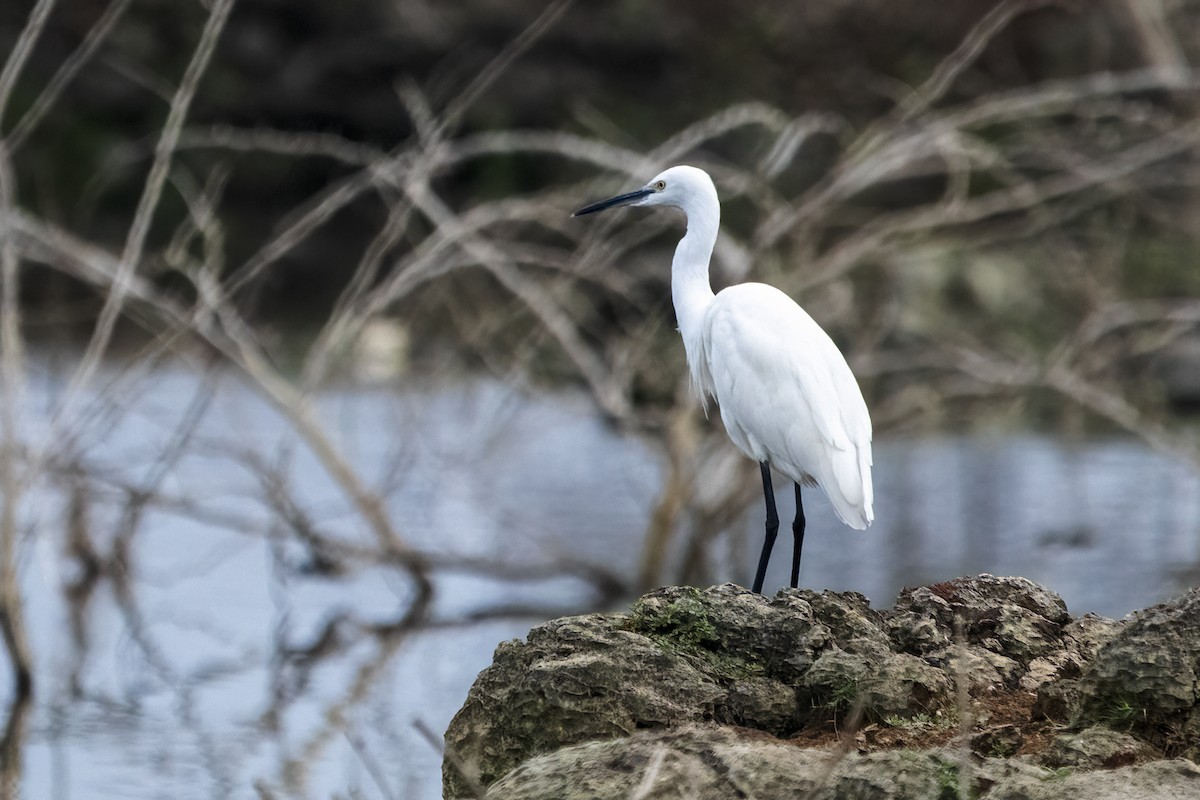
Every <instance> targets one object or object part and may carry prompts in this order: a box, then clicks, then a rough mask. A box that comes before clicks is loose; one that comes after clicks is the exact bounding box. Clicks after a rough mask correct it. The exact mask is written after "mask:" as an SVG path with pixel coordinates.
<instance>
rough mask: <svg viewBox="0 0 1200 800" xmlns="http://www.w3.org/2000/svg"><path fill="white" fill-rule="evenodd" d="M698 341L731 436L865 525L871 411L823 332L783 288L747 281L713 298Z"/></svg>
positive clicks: (870, 496)
mask: <svg viewBox="0 0 1200 800" xmlns="http://www.w3.org/2000/svg"><path fill="white" fill-rule="evenodd" d="M701 340H702V341H701V347H702V350H703V352H702V353H700V354H698V355H700V356H701V358H702V360H703V361H704V362H705V365H706V367H707V375H706V376H705V377H707V378H709V380H711V383H712V393H713V395H714V396H715V397H716V399H717V403H718V404H719V406H720V408H721V418H722V420H723V421H724V422H725V427H726V430H727V431H728V432H729V436H730V438H731V439H732V440H733V442H734V444H736V445H737V446H738V448H739V449H741V450H742V451H743V452H744V453H746V454H747V455H749V456H751V457H752V458H755V459H758V460H766V461H769V462H771V464H772V465H773V466H775V467H776V468H777V469H779V470H780V471H782V472H784V473H785V474H786V475H788V477H790V478H792V479H793V480H796V481H803V480H805V479H806V478H808V477H810V476H811V478H813V479H815V480H816V482H817V483H818V484H819V485H820V486H821V487H822V488H823V489H824V490H825V493H826V494H827V495H828V496H829V498H830V500H831V502H832V503H833V506H834V508H835V510H836V511H837V513H838V516H839V517H841V518H842V520H843V521H845V522H846V523H847V524H848V525H851V526H852V527H856V528H864V527H866V526H867V525H868V524H870V522H871V520H872V518H873V516H874V515H873V510H872V504H873V491H872V486H871V472H870V468H871V435H872V434H871V418H870V414H869V413H868V411H867V406H866V402H865V401H864V400H863V397H862V392H861V391H860V390H859V388H858V382H857V381H856V380H855V379H854V374H853V373H852V372H851V371H850V367H849V365H847V364H846V359H845V358H844V357H843V356H842V354H841V352H840V351H839V350H838V349H837V346H836V345H835V344H834V343H833V340H832V339H830V338H829V336H828V334H826V333H825V331H824V330H822V329H821V327H820V326H819V325H817V323H816V322H815V321H814V320H813V319H812V317H810V316H809V315H808V313H807V312H805V311H804V310H803V309H802V308H800V306H798V305H797V304H796V303H795V302H794V301H793V300H792V299H791V298H790V297H788V296H787V295H786V294H784V293H783V292H781V291H779V290H778V289H775V288H774V287H771V286H767V285H766V284H761V283H747V284H739V285H737V286H732V287H730V288H728V289H725V290H724V291H722V292H721V293H719V294H718V295H717V296H716V298H714V300H713V302H712V305H711V306H710V308H709V311H708V314H707V316H706V318H705V329H704V334H703V336H702V337H701Z"/></svg>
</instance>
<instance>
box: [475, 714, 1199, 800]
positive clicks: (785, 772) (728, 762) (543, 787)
mask: <svg viewBox="0 0 1200 800" xmlns="http://www.w3.org/2000/svg"><path fill="white" fill-rule="evenodd" d="M1198 790H1200V770H1197V768H1196V766H1195V765H1194V764H1192V763H1191V762H1188V761H1182V760H1176V761H1160V762H1155V763H1152V764H1145V765H1141V766H1137V767H1124V768H1120V769H1114V770H1105V771H1101V772H1099V773H1096V772H1081V771H1075V770H1072V769H1059V770H1050V769H1045V768H1040V767H1036V766H1034V765H1032V764H1029V763H1027V762H1024V761H1021V760H1019V759H1011V760H1006V759H997V758H985V759H970V760H968V761H966V762H964V761H963V760H962V758H961V754H959V753H955V752H954V751H952V750H949V749H947V750H936V751H927V752H917V751H912V750H893V751H887V752H877V753H865V754H864V753H857V752H854V751H846V750H844V749H813V748H809V749H806V748H799V747H796V746H795V745H791V744H788V743H786V742H781V741H778V740H775V739H770V738H768V737H764V736H762V735H761V734H754V733H753V732H750V731H745V730H740V729H733V728H721V727H712V726H685V727H682V728H677V729H675V730H670V731H639V732H638V733H636V734H634V735H633V736H630V737H628V738H624V739H617V740H609V741H599V742H588V743H586V744H580V745H575V746H572V747H567V748H564V749H562V750H559V751H557V752H554V753H550V754H546V755H542V756H538V757H536V758H532V759H530V760H528V761H526V762H525V763H524V764H522V765H521V766H520V767H518V768H517V769H514V770H513V771H512V772H510V773H509V774H508V775H506V776H505V777H504V778H502V779H501V780H499V781H497V782H496V783H494V784H492V786H491V787H489V789H488V795H487V796H488V800H562V798H584V797H586V798H594V799H595V800H601V799H607V798H612V800H618V798H619V799H620V800H625V799H626V798H632V797H653V798H655V800H675V798H678V800H734V798H747V797H754V798H763V799H766V798H792V797H805V798H812V799H813V800H852V799H853V800H858V799H860V798H867V799H870V798H879V800H885V798H886V799H887V800H905V799H906V798H912V799H913V800H916V799H917V798H921V799H922V800H924V798H947V799H948V800H949V799H950V798H958V797H978V796H984V795H986V796H987V797H988V798H990V799H991V798H995V800H1067V798H1072V799H1073V798H1084V797H1086V798H1088V799H1089V800H1150V799H1151V798H1156V799H1157V798H1167V799H1168V800H1183V798H1195V797H1196V796H1197V794H1196V792H1197V791H1198Z"/></svg>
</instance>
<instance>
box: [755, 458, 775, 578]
mask: <svg viewBox="0 0 1200 800" xmlns="http://www.w3.org/2000/svg"><path fill="white" fill-rule="evenodd" d="M758 466H759V467H760V468H761V469H762V481H763V498H764V499H765V500H766V501H767V535H766V538H765V539H763V549H762V555H760V556H759V557H758V572H756V573H754V591H756V592H758V593H759V594H762V586H763V580H764V579H765V578H766V577H767V562H768V561H770V560H771V550H772V549H774V547H775V537H776V536H778V535H779V512H777V511H776V510H775V490H774V489H773V488H771V467H770V466H768V465H767V462H765V461H763V462H762V463H760V464H759V465H758Z"/></svg>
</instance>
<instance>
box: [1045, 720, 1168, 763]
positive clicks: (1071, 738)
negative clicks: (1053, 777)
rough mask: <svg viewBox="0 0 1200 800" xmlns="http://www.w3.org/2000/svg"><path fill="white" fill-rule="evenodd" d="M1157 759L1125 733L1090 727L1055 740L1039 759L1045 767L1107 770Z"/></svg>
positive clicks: (1144, 745) (1156, 755)
mask: <svg viewBox="0 0 1200 800" xmlns="http://www.w3.org/2000/svg"><path fill="white" fill-rule="evenodd" d="M1158 757H1161V754H1160V753H1158V752H1157V751H1156V750H1155V749H1154V748H1153V747H1151V746H1150V745H1148V744H1146V743H1145V742H1140V741H1138V740H1137V739H1135V738H1133V737H1132V736H1130V735H1129V734H1127V733H1121V732H1119V731H1114V730H1111V729H1109V728H1104V727H1101V726H1098V725H1097V726H1094V727H1091V728H1085V729H1084V730H1082V731H1077V732H1072V733H1064V734H1062V735H1060V736H1057V737H1055V739H1054V742H1053V743H1052V744H1051V745H1050V749H1049V750H1048V751H1047V752H1046V754H1045V755H1044V756H1043V757H1042V764H1043V765H1044V766H1047V767H1083V768H1085V769H1100V768H1103V769H1111V768H1113V767H1124V766H1128V765H1130V764H1136V763H1138V762H1141V761H1149V760H1151V759H1153V758H1158Z"/></svg>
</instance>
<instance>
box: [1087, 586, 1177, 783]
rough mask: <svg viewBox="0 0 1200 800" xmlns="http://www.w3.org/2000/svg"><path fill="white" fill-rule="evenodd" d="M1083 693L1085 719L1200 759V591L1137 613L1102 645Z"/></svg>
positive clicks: (1088, 672) (1092, 662)
mask: <svg viewBox="0 0 1200 800" xmlns="http://www.w3.org/2000/svg"><path fill="white" fill-rule="evenodd" d="M1079 689H1080V695H1081V696H1080V699H1079V702H1078V708H1077V715H1078V721H1079V722H1081V723H1099V724H1103V725H1106V726H1108V727H1112V728H1117V729H1126V730H1129V731H1131V732H1133V733H1135V734H1136V735H1138V736H1139V737H1140V738H1143V739H1145V740H1146V741H1149V742H1151V743H1153V744H1154V745H1156V746H1158V747H1160V748H1162V749H1163V750H1164V751H1165V752H1167V753H1170V754H1175V755H1181V756H1184V757H1185V758H1190V759H1193V760H1195V759H1200V589H1192V590H1191V591H1190V592H1188V593H1187V594H1185V595H1184V596H1183V597H1181V598H1178V599H1176V600H1172V601H1170V602H1167V603H1162V604H1160V605H1157V606H1153V607H1151V608H1147V609H1145V610H1143V611H1139V612H1137V613H1135V614H1133V615H1132V616H1131V617H1130V618H1129V619H1128V620H1127V622H1126V624H1125V625H1124V626H1122V628H1121V630H1120V631H1119V632H1118V633H1117V634H1116V635H1115V636H1113V637H1111V638H1110V639H1108V641H1107V642H1106V643H1104V644H1103V645H1101V646H1100V647H1099V649H1098V651H1097V652H1096V654H1095V657H1094V658H1092V659H1091V660H1090V662H1089V663H1088V665H1087V668H1086V669H1085V670H1084V673H1083V677H1082V678H1081V679H1080V683H1079Z"/></svg>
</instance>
